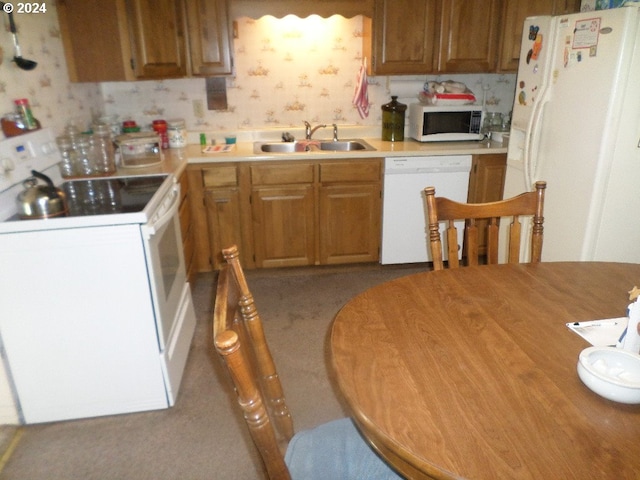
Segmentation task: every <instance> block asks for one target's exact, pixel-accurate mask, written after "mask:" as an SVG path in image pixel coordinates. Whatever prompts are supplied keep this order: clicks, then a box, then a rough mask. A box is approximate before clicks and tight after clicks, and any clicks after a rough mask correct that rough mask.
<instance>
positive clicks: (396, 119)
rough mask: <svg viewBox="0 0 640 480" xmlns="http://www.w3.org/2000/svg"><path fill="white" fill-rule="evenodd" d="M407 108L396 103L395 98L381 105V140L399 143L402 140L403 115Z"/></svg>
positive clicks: (402, 104)
mask: <svg viewBox="0 0 640 480" xmlns="http://www.w3.org/2000/svg"><path fill="white" fill-rule="evenodd" d="M406 111H407V106H406V105H405V104H404V103H400V102H398V97H397V96H392V97H391V102H389V103H387V104H385V105H382V140H386V141H390V142H401V141H403V140H404V114H405V112H406Z"/></svg>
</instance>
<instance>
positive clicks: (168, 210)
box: [142, 183, 180, 240]
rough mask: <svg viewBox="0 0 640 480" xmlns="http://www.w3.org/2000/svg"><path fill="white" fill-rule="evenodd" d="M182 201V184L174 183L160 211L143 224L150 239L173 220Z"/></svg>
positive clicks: (145, 234) (143, 231) (147, 237)
mask: <svg viewBox="0 0 640 480" xmlns="http://www.w3.org/2000/svg"><path fill="white" fill-rule="evenodd" d="M179 203H180V185H179V184H177V183H176V184H174V185H173V186H172V187H171V190H170V191H169V193H168V194H167V197H166V198H165V199H164V201H163V202H162V205H161V206H160V208H158V211H157V212H156V213H154V214H153V216H152V217H151V219H150V220H149V223H147V224H145V225H142V233H143V234H144V236H145V238H146V239H147V240H149V239H150V238H151V237H152V236H154V235H155V234H156V232H158V231H160V230H161V229H162V227H164V226H165V225H166V224H167V223H169V222H170V221H171V219H172V218H173V216H174V215H175V214H176V213H177V212H178V206H179Z"/></svg>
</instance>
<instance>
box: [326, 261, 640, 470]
mask: <svg viewBox="0 0 640 480" xmlns="http://www.w3.org/2000/svg"><path fill="white" fill-rule="evenodd" d="M634 285H640V265H636V264H622V263H599V262H593V263H591V262H575V263H540V264H536V265H530V264H519V265H492V266H479V267H463V268H459V269H452V270H440V271H425V272H424V273H418V274H414V275H408V276H406V277H402V278H399V279H396V280H392V281H389V282H386V283H383V284H380V285H377V286H375V287H373V288H370V289H369V290H367V291H365V292H363V293H362V294H360V295H358V296H356V297H354V298H353V299H352V300H350V301H349V302H348V303H347V304H346V305H345V306H344V307H343V308H342V309H341V310H340V312H339V313H338V314H337V316H336V318H335V320H334V323H333V326H332V330H331V340H330V341H331V355H332V363H333V367H334V369H335V373H336V377H337V382H338V385H339V388H340V390H341V392H342V394H343V395H344V397H345V399H346V401H347V403H348V405H349V407H350V408H351V412H352V415H353V417H354V419H355V420H356V422H357V423H358V425H359V426H360V428H361V430H362V431H363V433H364V435H365V436H367V437H368V439H369V440H370V441H371V443H372V444H373V445H374V446H375V447H376V448H377V449H378V450H379V451H380V453H381V454H382V455H383V456H384V457H386V459H387V460H388V461H389V462H390V463H392V464H393V465H395V466H396V468H398V470H399V471H400V472H402V473H404V474H405V475H407V477H408V478H446V479H451V478H468V479H498V478H501V479H556V478H557V479H565V480H566V479H573V478H575V479H588V478H601V479H605V478H606V479H609V478H616V479H623V478H624V479H627V478H629V479H631V478H633V479H638V478H640V405H625V404H620V403H615V402H612V401H610V400H606V399H604V398H602V397H600V396H598V395H597V394H595V393H593V392H592V391H591V390H589V389H588V388H587V387H586V386H585V385H584V384H583V383H582V382H581V381H580V379H579V377H578V375H577V372H576V365H577V362H578V355H579V353H580V351H582V350H583V349H584V348H587V347H589V346H590V345H589V343H588V342H587V341H586V340H584V339H583V338H582V337H580V336H579V335H577V334H576V333H574V332H572V331H571V330H570V329H568V328H567V326H566V325H565V324H566V323H567V322H574V321H588V320H596V319H603V318H615V317H623V316H625V315H626V310H627V306H628V305H629V303H630V301H629V296H628V291H629V290H631V288H632V287H633V286H634Z"/></svg>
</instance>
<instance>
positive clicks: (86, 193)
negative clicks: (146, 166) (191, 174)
mask: <svg viewBox="0 0 640 480" xmlns="http://www.w3.org/2000/svg"><path fill="white" fill-rule="evenodd" d="M166 178H167V175H149V176H142V177H105V178H87V179H78V180H68V181H66V182H64V183H63V184H62V185H61V186H60V188H61V189H62V191H63V192H64V193H65V194H66V197H67V206H68V208H69V213H68V214H67V216H70V217H78V216H85V215H108V214H114V213H133V212H140V211H142V210H143V209H144V207H145V206H146V205H147V203H149V201H150V200H151V197H153V195H154V194H155V193H156V192H157V191H158V188H160V185H162V182H164V181H165V179H166Z"/></svg>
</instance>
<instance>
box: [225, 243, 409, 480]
mask: <svg viewBox="0 0 640 480" xmlns="http://www.w3.org/2000/svg"><path fill="white" fill-rule="evenodd" d="M222 253H223V256H224V258H225V259H226V261H227V263H226V264H225V265H223V266H222V269H221V270H220V273H219V275H218V283H217V287H216V298H215V305H214V312H213V338H214V346H215V350H216V352H217V353H218V354H219V356H220V358H221V359H222V360H223V364H224V365H225V366H226V367H227V370H228V372H229V374H230V377H231V379H232V382H233V385H234V387H235V391H236V394H237V400H238V404H239V405H240V408H241V409H242V411H243V414H244V419H245V421H246V423H247V426H248V428H249V432H250V433H251V437H252V439H253V442H254V443H255V445H256V447H257V449H258V451H259V452H260V455H261V458H262V461H263V463H264V467H265V470H266V472H267V476H268V478H269V479H271V480H281V479H283V480H288V479H291V478H293V479H294V480H295V479H301V480H302V479H304V480H315V479H318V480H319V479H327V478H341V479H348V478H353V479H356V478H367V479H377V480H387V479H399V478H401V477H399V476H398V475H397V474H396V473H395V472H394V471H393V470H392V469H391V468H390V467H389V466H387V464H386V463H384V462H383V461H382V460H381V459H380V458H379V457H378V456H377V455H376V454H375V453H374V452H373V450H372V449H371V448H370V447H369V445H367V443H366V442H365V440H364V439H363V438H362V437H361V436H360V433H359V432H358V430H357V429H356V428H355V426H354V424H353V423H352V421H351V420H350V419H348V418H343V419H340V420H335V421H333V422H329V423H326V424H323V425H321V426H319V427H316V428H314V429H312V430H306V431H303V432H299V433H298V434H296V435H294V431H293V421H292V418H291V414H290V412H289V408H288V407H287V404H286V401H285V397H284V393H283V389H282V384H281V382H280V378H279V376H278V373H277V371H276V367H275V363H274V361H273V357H272V355H271V352H270V350H269V346H268V344H267V341H266V337H265V334H264V330H263V327H262V321H261V319H260V315H259V314H258V311H257V309H256V306H255V303H254V300H253V296H252V294H251V292H250V291H249V288H248V286H247V282H246V278H245V276H244V272H243V270H242V267H241V265H240V261H239V255H238V249H237V248H236V246H235V245H234V246H232V247H230V248H227V249H224V250H223V251H222ZM319 341H320V340H319ZM345 472H349V475H347V474H346V473H345Z"/></svg>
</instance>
